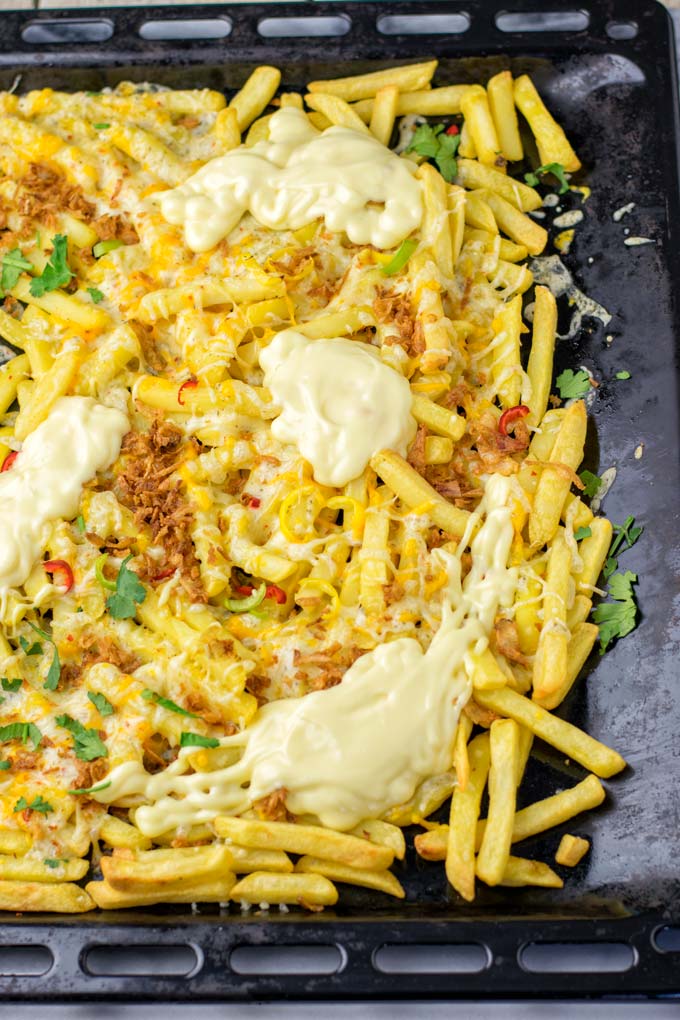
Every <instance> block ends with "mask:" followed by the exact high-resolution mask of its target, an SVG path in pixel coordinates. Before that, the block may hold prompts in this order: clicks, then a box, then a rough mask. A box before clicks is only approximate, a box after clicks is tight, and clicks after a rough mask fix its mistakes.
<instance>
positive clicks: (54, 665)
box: [19, 620, 61, 691]
mask: <svg viewBox="0 0 680 1020" xmlns="http://www.w3.org/2000/svg"><path fill="white" fill-rule="evenodd" d="M28 626H29V627H31V628H32V630H34V631H35V632H36V634H38V635H39V636H40V637H41V638H42V639H43V640H44V641H47V642H48V643H49V644H51V645H52V648H53V649H54V655H53V656H52V662H51V663H50V668H49V670H48V671H47V676H46V677H45V683H44V684H43V687H44V688H45V690H46V691H56V689H57V687H58V686H59V678H60V677H61V662H60V660H59V650H58V648H57V646H56V645H55V643H54V641H53V640H52V638H51V637H50V635H49V634H48V633H47V631H45V630H41V628H40V627H37V626H36V625H35V624H34V623H31V622H30V620H29V622H28ZM19 640H20V641H21V638H19ZM21 647H22V648H23V647H24V644H23V641H22V642H21ZM33 648H39V649H40V652H39V653H35V652H33V650H31V651H28V652H26V654H27V655H34V654H40V655H42V645H38V644H35V645H33ZM24 651H25V649H24Z"/></svg>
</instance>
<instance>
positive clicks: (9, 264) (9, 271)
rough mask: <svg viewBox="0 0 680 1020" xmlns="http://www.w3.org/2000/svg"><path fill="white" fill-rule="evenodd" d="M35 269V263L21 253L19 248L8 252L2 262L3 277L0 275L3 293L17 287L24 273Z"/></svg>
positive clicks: (0, 286)
mask: <svg viewBox="0 0 680 1020" xmlns="http://www.w3.org/2000/svg"><path fill="white" fill-rule="evenodd" d="M30 269H33V263H32V262H29V261H28V259H27V258H26V257H25V256H24V255H23V254H22V253H21V250H20V249H19V248H13V249H12V251H8V252H7V254H6V255H5V256H4V257H3V260H2V275H0V288H2V290H3V291H7V290H11V289H12V287H16V285H17V283H18V281H19V277H20V276H21V274H22V273H24V272H27V271H28V270H30Z"/></svg>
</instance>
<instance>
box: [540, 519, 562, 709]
mask: <svg viewBox="0 0 680 1020" xmlns="http://www.w3.org/2000/svg"><path fill="white" fill-rule="evenodd" d="M570 569H571V549H570V548H569V546H568V545H567V543H566V542H565V540H564V536H563V535H562V534H561V533H560V532H558V534H557V536H556V537H555V539H554V541H553V543H552V545H551V547H550V557H549V559H548V570H547V573H546V578H545V587H544V589H543V627H542V630H541V634H540V637H539V639H538V650H537V652H536V658H535V659H534V671H533V686H534V693H535V695H536V698H537V699H538V698H543V697H545V696H546V695H549V694H551V693H552V692H553V691H556V690H558V689H559V688H560V687H562V685H563V684H564V682H565V680H566V677H567V644H568V641H569V634H568V632H567V624H566V618H567V600H568V597H569V585H570V583H571V577H570Z"/></svg>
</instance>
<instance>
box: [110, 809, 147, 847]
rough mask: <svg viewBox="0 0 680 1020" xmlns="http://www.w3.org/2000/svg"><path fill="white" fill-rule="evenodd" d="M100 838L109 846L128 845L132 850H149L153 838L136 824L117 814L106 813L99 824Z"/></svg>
mask: <svg viewBox="0 0 680 1020" xmlns="http://www.w3.org/2000/svg"><path fill="white" fill-rule="evenodd" d="M99 838H100V839H102V840H103V841H104V842H105V843H108V845H109V846H113V847H127V848H128V849H130V850H149V849H150V848H151V840H150V839H149V838H148V836H145V835H144V834H143V833H141V832H140V831H139V829H137V828H136V827H135V826H134V825H130V824H129V823H128V822H124V821H123V820H122V819H120V818H116V816H115V815H104V817H103V818H102V821H101V825H100V826H99Z"/></svg>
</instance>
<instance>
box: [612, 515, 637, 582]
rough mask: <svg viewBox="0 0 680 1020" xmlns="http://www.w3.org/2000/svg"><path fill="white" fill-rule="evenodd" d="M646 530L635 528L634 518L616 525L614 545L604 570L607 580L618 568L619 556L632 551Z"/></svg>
mask: <svg viewBox="0 0 680 1020" xmlns="http://www.w3.org/2000/svg"><path fill="white" fill-rule="evenodd" d="M644 530H645V529H644V528H643V527H642V526H640V525H638V526H637V527H636V526H635V518H634V517H626V519H625V521H624V522H623V524H615V525H614V536H613V538H612V544H611V545H610V547H609V553H608V555H607V560H606V562H605V565H604V567H603V569H602V573H603V574H604V576H605V578H607V577H609V576H610V575H611V574H613V573H614V571H615V570H616V569H617V568H618V565H619V560H618V554H619V553H622V552H625V551H626V550H627V549H630V548H631V546H634V545H635V543H636V542H637V540H638V538H639V537H640V535H641V534H642V532H643V531H644Z"/></svg>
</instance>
